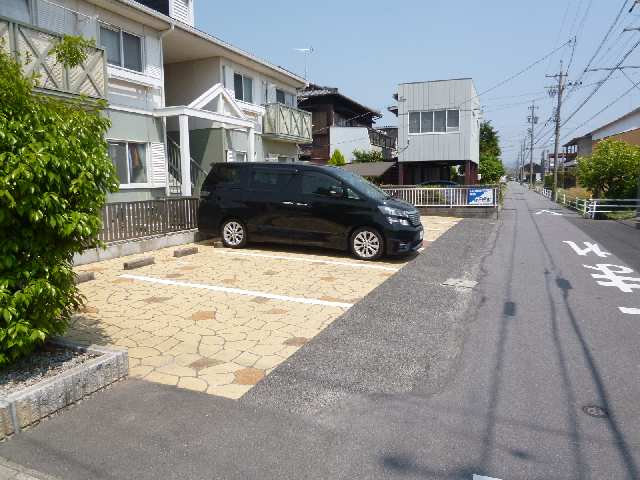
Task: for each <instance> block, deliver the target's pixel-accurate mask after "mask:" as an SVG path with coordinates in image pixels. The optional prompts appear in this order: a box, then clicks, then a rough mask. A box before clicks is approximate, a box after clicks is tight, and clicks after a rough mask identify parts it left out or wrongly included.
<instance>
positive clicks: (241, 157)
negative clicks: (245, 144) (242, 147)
mask: <svg viewBox="0 0 640 480" xmlns="http://www.w3.org/2000/svg"><path fill="white" fill-rule="evenodd" d="M235 161H236V162H246V161H247V152H236V155H235Z"/></svg>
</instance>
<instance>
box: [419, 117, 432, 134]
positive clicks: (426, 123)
mask: <svg viewBox="0 0 640 480" xmlns="http://www.w3.org/2000/svg"><path fill="white" fill-rule="evenodd" d="M421 115H422V128H421V132H422V133H427V132H433V112H422V114H421Z"/></svg>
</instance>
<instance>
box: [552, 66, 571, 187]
mask: <svg viewBox="0 0 640 480" xmlns="http://www.w3.org/2000/svg"><path fill="white" fill-rule="evenodd" d="M547 77H549V78H557V79H558V85H557V86H556V87H553V91H554V93H555V95H557V97H558V103H557V106H556V114H555V122H556V129H555V130H556V131H555V137H556V138H555V145H554V147H553V195H554V197H555V195H556V194H557V192H558V154H559V150H560V119H561V117H560V112H561V110H562V97H563V95H564V88H565V85H564V83H565V79H566V77H567V74H566V73H564V72H563V70H562V61H561V62H560V73H558V74H556V75H547Z"/></svg>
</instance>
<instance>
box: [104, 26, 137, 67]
mask: <svg viewBox="0 0 640 480" xmlns="http://www.w3.org/2000/svg"><path fill="white" fill-rule="evenodd" d="M100 45H101V46H102V48H104V49H105V51H106V52H107V63H108V64H109V65H115V66H118V67H124V68H128V69H129V70H135V71H136V72H141V71H142V39H141V38H140V37H138V36H137V35H133V34H131V33H127V32H123V31H122V30H120V29H117V28H112V27H106V26H104V25H101V26H100Z"/></svg>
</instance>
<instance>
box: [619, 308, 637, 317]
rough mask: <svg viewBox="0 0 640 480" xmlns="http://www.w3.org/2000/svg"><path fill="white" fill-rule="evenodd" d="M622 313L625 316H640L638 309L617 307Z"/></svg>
mask: <svg viewBox="0 0 640 480" xmlns="http://www.w3.org/2000/svg"><path fill="white" fill-rule="evenodd" d="M618 308H619V309H620V311H621V312H622V313H625V314H627V315H640V308H628V307H618Z"/></svg>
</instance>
